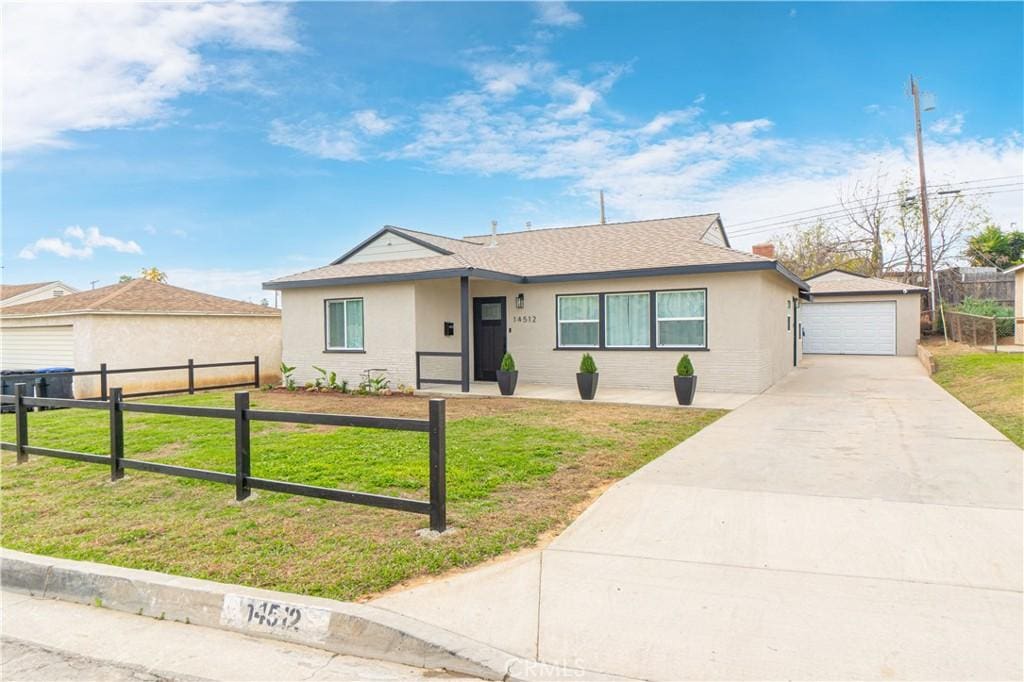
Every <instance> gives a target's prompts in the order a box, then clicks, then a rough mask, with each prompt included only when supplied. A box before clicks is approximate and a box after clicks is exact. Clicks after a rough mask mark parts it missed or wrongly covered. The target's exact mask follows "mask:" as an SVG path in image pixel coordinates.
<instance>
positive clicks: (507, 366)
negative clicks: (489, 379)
mask: <svg viewBox="0 0 1024 682" xmlns="http://www.w3.org/2000/svg"><path fill="white" fill-rule="evenodd" d="M497 374H498V390H499V391H501V394H502V395H512V394H513V393H515V392H516V381H517V380H518V379H519V371H518V370H516V361H515V360H514V359H513V358H512V354H511V353H505V355H504V357H502V358H501V367H499V368H498V372H497Z"/></svg>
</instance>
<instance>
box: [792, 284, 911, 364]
mask: <svg viewBox="0 0 1024 682" xmlns="http://www.w3.org/2000/svg"><path fill="white" fill-rule="evenodd" d="M807 283H808V284H809V285H810V286H811V298H812V301H813V302H812V303H808V304H805V305H802V306H801V307H800V322H801V323H802V324H803V333H804V344H803V350H804V352H805V353H808V354H812V353H827V354H832V355H916V354H917V342H918V340H919V339H920V338H921V296H922V295H923V294H926V293H927V292H928V290H927V289H925V288H924V287H919V286H914V285H913V284H904V283H903V282H894V281H892V280H888V279H879V278H877V277H867V276H864V275H858V274H855V273H852V272H846V271H845V270H838V269H836V270H828V271H827V272H822V273H820V274H818V275H815V276H813V277H808V278H807Z"/></svg>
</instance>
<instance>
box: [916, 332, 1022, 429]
mask: <svg viewBox="0 0 1024 682" xmlns="http://www.w3.org/2000/svg"><path fill="white" fill-rule="evenodd" d="M928 349H929V350H930V351H932V353H934V354H935V363H936V367H937V371H936V372H935V374H934V379H935V381H936V382H938V383H939V385H940V386H942V387H943V388H945V389H946V390H947V391H949V392H950V393H952V394H953V395H954V396H956V398H957V399H958V400H960V402H962V403H963V404H965V405H967V407H969V408H971V409H972V410H974V412H975V413H977V414H978V416H979V417H981V418H982V419H984V420H985V421H987V422H988V423H989V424H991V425H992V426H994V427H996V428H997V429H999V431H1000V432H1002V433H1003V435H1005V436H1006V437H1007V438H1009V439H1010V440H1012V441H1013V442H1014V443H1016V444H1017V445H1019V446H1020V447H1022V448H1024V353H978V352H977V351H975V350H973V349H971V348H970V347H969V346H963V345H961V344H950V345H949V346H944V345H940V344H938V343H934V344H928Z"/></svg>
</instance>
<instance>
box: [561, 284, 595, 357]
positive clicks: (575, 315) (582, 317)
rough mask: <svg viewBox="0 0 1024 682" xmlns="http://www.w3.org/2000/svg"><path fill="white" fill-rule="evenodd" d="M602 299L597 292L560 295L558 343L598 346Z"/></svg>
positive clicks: (563, 345)
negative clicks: (579, 294) (580, 294)
mask: <svg viewBox="0 0 1024 682" xmlns="http://www.w3.org/2000/svg"><path fill="white" fill-rule="evenodd" d="M599 315H600V301H599V298H598V295H597V294H587V295H585V296H559V297H558V345H559V346H560V347H565V348H597V347H598V345H599V342H600V324H601V322H600V319H599Z"/></svg>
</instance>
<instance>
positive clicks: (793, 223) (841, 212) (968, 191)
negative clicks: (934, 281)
mask: <svg viewBox="0 0 1024 682" xmlns="http://www.w3.org/2000/svg"><path fill="white" fill-rule="evenodd" d="M1005 187H1010V188H1013V189H999V188H1005ZM1022 188H1024V182H1020V183H1007V184H1000V185H986V186H981V187H968V188H965V189H963V190H959V191H957V192H954V193H953V194H955V195H956V196H964V197H974V196H989V195H991V194H1002V193H1006V192H1017V191H1020V190H1021V189H1022ZM989 190H991V191H989ZM942 193H943V191H942V190H941V189H938V188H936V189H934V191H929V192H928V196H929V197H937V196H940V195H941V194H942ZM880 196H883V197H884V196H885V195H880ZM946 196H949V193H946ZM916 197H917V194H910V195H904V196H900V197H898V198H894V199H887V200H884V201H881V202H879V203H878V204H876V205H874V206H872V207H871V208H872V209H884V208H893V207H895V206H899V205H900V204H902V203H904V202H905V201H907V200H912V199H916ZM837 206H840V208H836V209H835V210H831V211H826V212H824V213H815V214H810V215H804V216H799V217H795V218H790V219H788V220H777V221H776V222H771V223H766V224H763V225H755V226H752V227H748V228H745V229H742V230H732V229H730V235H732V236H735V237H742V236H747V235H751V234H757V233H760V232H766V231H769V230H772V229H774V228H777V227H787V226H788V227H798V226H799V225H800V224H802V223H807V222H812V221H817V220H825V219H829V218H842V217H844V216H847V215H848V214H849V212H850V211H851V210H854V209H852V208H850V207H842V205H841V204H837ZM788 215H792V214H788ZM776 217H785V215H783V216H776ZM765 220H769V219H768V218H766V219H765ZM739 224H749V223H739ZM730 227H731V226H730Z"/></svg>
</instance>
